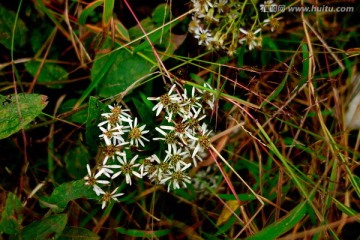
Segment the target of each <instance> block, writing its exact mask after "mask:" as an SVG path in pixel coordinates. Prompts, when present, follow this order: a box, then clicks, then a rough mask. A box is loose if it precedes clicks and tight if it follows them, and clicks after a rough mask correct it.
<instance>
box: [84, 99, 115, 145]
mask: <svg viewBox="0 0 360 240" xmlns="http://www.w3.org/2000/svg"><path fill="white" fill-rule="evenodd" d="M106 111H110V109H109V108H108V107H107V106H106V105H105V104H103V103H102V102H100V101H99V100H98V99H96V98H95V97H90V99H89V108H88V117H87V119H86V132H85V139H86V144H87V145H88V146H89V147H90V151H91V150H94V152H96V151H97V148H98V146H99V135H100V130H99V127H98V124H99V123H100V122H101V120H103V119H102V117H101V114H102V113H104V112H106Z"/></svg>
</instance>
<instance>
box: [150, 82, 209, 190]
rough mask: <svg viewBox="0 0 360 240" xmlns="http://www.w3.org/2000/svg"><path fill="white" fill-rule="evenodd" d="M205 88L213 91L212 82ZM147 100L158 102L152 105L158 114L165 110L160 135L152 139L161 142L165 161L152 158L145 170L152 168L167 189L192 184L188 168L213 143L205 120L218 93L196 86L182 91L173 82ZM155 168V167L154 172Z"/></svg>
mask: <svg viewBox="0 0 360 240" xmlns="http://www.w3.org/2000/svg"><path fill="white" fill-rule="evenodd" d="M204 87H206V88H208V89H209V90H212V89H211V87H210V85H209V84H206V83H205V84H204ZM148 99H149V100H153V101H158V103H157V104H156V105H155V106H154V108H153V111H156V115H157V116H158V115H160V113H161V112H163V113H164V120H163V123H162V124H161V125H160V127H156V128H155V130H156V131H157V132H158V135H159V137H155V138H153V140H156V141H159V142H160V148H163V149H165V153H166V156H165V157H164V160H163V161H162V162H161V161H156V160H155V161H152V163H151V164H149V165H148V166H144V169H145V170H146V169H150V172H149V173H148V176H149V178H150V180H151V181H154V182H156V183H160V184H168V191H169V190H170V188H173V189H176V188H179V187H180V186H181V185H183V186H186V183H190V177H189V176H187V174H186V170H187V169H188V168H189V167H191V166H197V163H198V162H199V161H202V159H203V158H204V156H206V155H207V150H208V149H209V147H210V144H211V142H210V135H211V133H212V131H211V130H209V129H208V126H207V124H206V123H204V122H202V121H203V120H204V119H205V116H206V115H205V111H206V109H210V110H212V109H214V102H215V96H214V94H213V93H211V92H209V91H207V90H204V91H202V90H199V89H197V88H194V87H193V88H192V89H191V91H189V92H188V91H187V89H184V90H183V91H182V89H180V88H178V87H177V86H176V85H175V84H174V85H172V87H171V88H170V90H169V92H168V93H165V94H163V95H161V96H160V97H150V98H148ZM150 162H151V161H150ZM154 163H155V165H154ZM153 169H156V170H155V171H154V172H153Z"/></svg>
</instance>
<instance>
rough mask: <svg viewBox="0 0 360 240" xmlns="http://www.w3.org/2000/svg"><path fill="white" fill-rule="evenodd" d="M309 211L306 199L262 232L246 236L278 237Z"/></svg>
mask: <svg viewBox="0 0 360 240" xmlns="http://www.w3.org/2000/svg"><path fill="white" fill-rule="evenodd" d="M306 213H307V204H306V201H304V202H301V203H300V204H298V205H297V206H296V207H295V208H294V209H293V210H291V211H290V212H289V213H288V214H287V215H286V216H284V217H283V218H282V219H279V220H278V221H276V222H275V223H273V224H271V225H269V226H267V227H265V228H264V229H262V230H261V231H260V232H258V233H256V234H254V235H253V236H250V237H248V238H246V239H247V240H257V239H258V240H264V239H269V240H270V239H276V238H277V237H279V236H280V235H282V234H284V233H286V232H287V231H289V230H290V229H292V228H293V227H294V226H295V224H297V223H298V222H300V221H301V219H303V217H304V216H305V215H306Z"/></svg>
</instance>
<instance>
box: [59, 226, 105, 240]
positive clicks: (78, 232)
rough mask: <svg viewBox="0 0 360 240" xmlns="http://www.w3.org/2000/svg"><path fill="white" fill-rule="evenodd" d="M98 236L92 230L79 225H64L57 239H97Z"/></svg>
mask: <svg viewBox="0 0 360 240" xmlns="http://www.w3.org/2000/svg"><path fill="white" fill-rule="evenodd" d="M98 239H100V237H99V236H98V235H96V234H95V233H94V232H92V231H90V230H88V229H86V228H79V227H65V229H64V231H63V232H62V234H61V236H60V237H59V238H58V240H98Z"/></svg>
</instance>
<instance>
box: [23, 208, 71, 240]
mask: <svg viewBox="0 0 360 240" xmlns="http://www.w3.org/2000/svg"><path fill="white" fill-rule="evenodd" d="M66 222H67V215H66V214H58V215H52V216H50V217H47V218H44V219H43V220H41V221H35V222H33V223H31V224H30V225H28V226H26V227H24V228H23V230H22V231H21V239H22V240H28V239H29V240H30V239H31V240H43V239H56V238H58V237H59V236H60V235H61V233H62V231H63V230H64V228H65V225H66Z"/></svg>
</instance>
